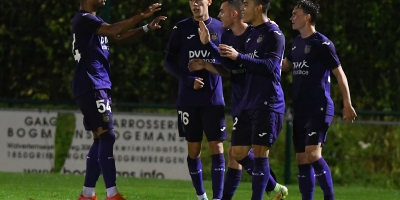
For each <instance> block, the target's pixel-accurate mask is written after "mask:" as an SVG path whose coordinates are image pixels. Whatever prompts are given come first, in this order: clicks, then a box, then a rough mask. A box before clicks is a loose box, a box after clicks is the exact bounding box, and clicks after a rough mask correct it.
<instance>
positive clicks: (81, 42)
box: [72, 10, 113, 131]
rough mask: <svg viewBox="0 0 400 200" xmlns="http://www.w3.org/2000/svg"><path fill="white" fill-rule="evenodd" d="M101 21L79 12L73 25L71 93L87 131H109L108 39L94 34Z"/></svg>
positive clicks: (110, 117) (110, 120) (96, 17)
mask: <svg viewBox="0 0 400 200" xmlns="http://www.w3.org/2000/svg"><path fill="white" fill-rule="evenodd" d="M103 23H104V21H103V20H102V19H101V18H100V17H98V16H95V15H92V14H90V13H87V12H86V11H82V10H81V11H79V12H78V13H77V14H76V15H75V17H74V19H73V25H72V32H73V35H72V39H73V50H72V51H73V55H74V58H75V61H77V64H76V68H75V71H74V76H73V80H72V91H73V94H74V97H75V98H76V101H77V104H78V106H79V108H80V110H81V111H82V114H83V115H84V125H85V129H86V130H91V131H96V130H97V128H98V127H103V129H112V128H113V124H112V112H111V103H112V102H111V97H110V96H109V91H110V89H111V81H110V77H109V74H110V63H109V59H108V57H109V46H108V39H107V37H105V36H101V35H97V34H96V31H97V30H98V29H99V28H100V26H101V25H102V24H103Z"/></svg>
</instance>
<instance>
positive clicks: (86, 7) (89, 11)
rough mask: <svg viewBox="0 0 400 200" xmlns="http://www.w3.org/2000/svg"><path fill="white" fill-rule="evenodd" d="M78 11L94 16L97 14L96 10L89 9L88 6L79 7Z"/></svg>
mask: <svg viewBox="0 0 400 200" xmlns="http://www.w3.org/2000/svg"><path fill="white" fill-rule="evenodd" d="M80 9H81V10H84V11H86V12H88V13H91V14H92V15H96V12H97V9H95V8H92V7H89V6H86V5H83V6H81V7H80Z"/></svg>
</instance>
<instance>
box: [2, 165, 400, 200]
mask: <svg viewBox="0 0 400 200" xmlns="http://www.w3.org/2000/svg"><path fill="white" fill-rule="evenodd" d="M83 178H84V177H83V176H78V175H62V174H23V173H4V172H1V173H0V180H2V181H1V182H0V199H7V200H50V199H51V200H54V199H56V200H76V199H77V197H78V196H79V194H80V192H81V189H82V184H83ZM117 184H118V189H119V190H120V191H121V193H122V194H123V195H124V196H125V197H127V198H128V200H134V199H143V200H146V199H147V200H159V199H168V200H195V199H196V196H195V192H194V189H193V187H192V184H191V182H189V181H177V180H159V179H134V178H122V177H118V179H117ZM205 187H206V191H207V192H208V194H209V196H210V195H212V191H211V182H209V181H205ZM288 188H289V197H288V198H286V199H287V200H300V199H301V197H300V194H299V192H298V188H297V185H290V186H289V187H288ZM335 192H336V200H384V199H385V200H386V199H400V190H386V189H378V188H363V187H353V186H352V187H335ZM97 194H98V195H99V197H100V198H99V199H104V196H105V189H104V184H103V180H102V179H101V178H100V179H99V184H98V186H97ZM250 197H251V184H250V183H248V182H243V183H241V184H240V186H239V188H238V190H237V192H236V194H235V197H234V199H235V200H242V199H250ZM265 199H267V198H265ZM314 199H316V200H319V199H323V196H322V193H321V190H320V189H319V188H316V194H315V198H314Z"/></svg>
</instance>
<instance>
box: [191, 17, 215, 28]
mask: <svg viewBox="0 0 400 200" xmlns="http://www.w3.org/2000/svg"><path fill="white" fill-rule="evenodd" d="M192 20H193V22H194V23H195V24H197V25H198V24H199V22H198V21H196V20H194V17H192ZM211 22H212V18H211V17H209V18H208V19H207V20H206V21H204V24H206V26H207V25H209V24H211Z"/></svg>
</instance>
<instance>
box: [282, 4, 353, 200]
mask: <svg viewBox="0 0 400 200" xmlns="http://www.w3.org/2000/svg"><path fill="white" fill-rule="evenodd" d="M318 13H319V5H318V3H317V2H315V1H310V0H301V1H299V2H297V4H296V5H295V6H294V9H293V11H292V17H291V18H290V21H291V22H292V28H293V29H294V30H298V31H299V32H300V35H298V36H297V37H296V38H295V39H294V41H293V44H292V48H291V49H290V50H289V51H290V52H289V53H288V54H287V56H286V59H285V60H284V61H283V64H282V69H283V70H284V71H288V70H290V69H292V70H293V71H292V77H293V79H292V81H293V91H292V92H293V109H294V118H293V143H294V148H295V151H296V160H297V165H298V169H299V174H298V182H299V189H300V193H301V195H302V199H303V200H312V199H313V195H314V187H315V178H316V179H317V180H318V182H319V185H320V187H321V189H322V191H323V193H324V199H325V200H333V199H334V192H333V182H332V175H331V171H330V169H329V166H328V164H327V163H326V161H325V160H324V158H323V157H322V147H323V146H324V143H325V141H326V136H327V134H328V133H327V131H328V128H329V126H330V124H331V122H332V119H333V115H334V105H333V101H332V98H331V96H330V72H331V71H332V73H333V74H334V75H335V77H336V78H337V81H338V84H339V88H340V93H341V94H342V97H343V105H344V108H343V118H344V119H346V120H347V121H348V122H353V120H355V117H356V116H357V114H356V112H355V110H354V108H353V106H352V104H351V98H350V91H349V87H348V83H347V78H346V75H345V74H344V72H343V69H342V67H341V64H340V61H339V58H338V56H337V54H336V50H335V46H334V45H333V42H332V41H330V40H329V39H328V38H327V37H325V36H324V35H323V34H321V33H319V32H317V31H316V29H315V24H316V22H317V18H318Z"/></svg>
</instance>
